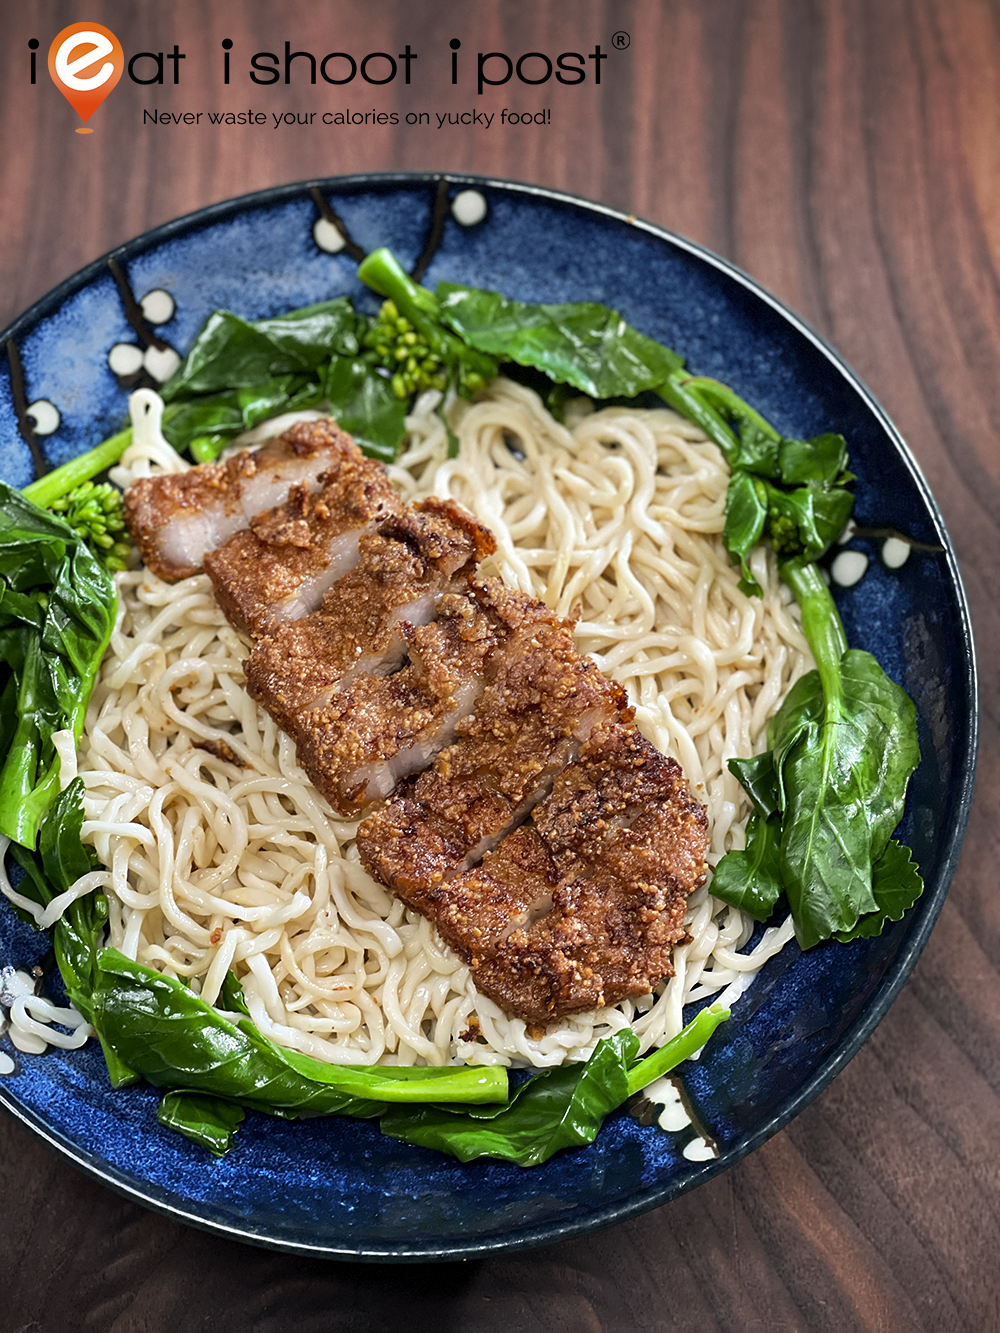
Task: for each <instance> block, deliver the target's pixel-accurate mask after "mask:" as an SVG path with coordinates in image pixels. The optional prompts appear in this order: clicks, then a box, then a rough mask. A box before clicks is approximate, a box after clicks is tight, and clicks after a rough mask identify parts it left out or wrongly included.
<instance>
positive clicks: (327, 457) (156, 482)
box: [125, 421, 361, 580]
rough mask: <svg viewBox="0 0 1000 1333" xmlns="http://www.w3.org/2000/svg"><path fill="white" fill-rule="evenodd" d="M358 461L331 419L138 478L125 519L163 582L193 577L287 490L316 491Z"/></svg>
mask: <svg viewBox="0 0 1000 1333" xmlns="http://www.w3.org/2000/svg"><path fill="white" fill-rule="evenodd" d="M355 455H357V456H358V457H360V456H361V455H360V452H359V450H358V449H357V446H356V445H355V444H354V441H353V440H352V439H351V437H350V436H349V435H346V434H345V433H344V432H343V431H342V430H341V429H340V428H339V427H338V426H337V424H336V422H334V421H301V422H297V423H296V424H295V425H294V426H292V427H291V429H290V430H287V431H286V432H285V434H284V435H282V436H281V437H280V438H279V439H276V440H269V441H268V442H267V444H265V445H263V446H262V447H261V448H260V449H243V450H241V452H240V453H238V454H234V455H233V457H232V458H228V459H226V461H225V462H223V463H202V464H201V465H200V466H199V467H193V468H189V469H188V471H187V472H181V473H169V474H164V475H162V476H158V477H143V478H140V480H138V481H135V482H133V483H132V485H131V486H130V487H129V488H128V490H127V491H126V492H125V520H126V523H127V524H128V530H129V532H130V533H131V536H132V540H133V541H134V542H135V544H136V546H138V548H139V553H140V555H141V556H142V558H143V560H144V561H145V563H146V564H147V565H148V566H149V568H150V569H151V570H152V571H153V573H154V574H158V575H159V577H160V578H163V579H171V580H173V579H183V578H188V577H189V576H190V575H191V574H196V573H197V572H198V570H199V569H201V566H202V560H203V559H204V556H205V552H206V551H210V550H213V549H214V548H215V547H217V546H221V545H222V543H223V542H224V541H226V540H227V539H228V538H229V537H231V536H232V534H233V533H234V532H238V531H240V529H242V528H246V527H247V526H248V525H249V522H250V519H251V517H252V516H253V515H254V514H259V513H260V512H261V511H262V510H265V509H270V508H272V507H273V506H274V505H276V504H279V503H281V501H283V500H284V499H285V498H286V497H287V495H288V490H289V487H290V486H293V485H295V484H296V483H305V484H306V485H307V486H308V487H309V489H310V491H316V490H319V487H320V481H319V478H320V476H321V474H322V473H324V472H330V471H331V470H333V469H336V468H339V467H340V466H341V465H342V464H343V463H344V462H346V461H349V460H352V459H353V458H354V456H355Z"/></svg>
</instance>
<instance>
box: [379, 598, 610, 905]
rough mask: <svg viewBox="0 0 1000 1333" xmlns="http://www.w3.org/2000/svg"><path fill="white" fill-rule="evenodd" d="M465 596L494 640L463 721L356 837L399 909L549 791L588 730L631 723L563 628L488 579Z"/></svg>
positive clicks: (462, 864) (463, 864)
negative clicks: (484, 612) (483, 616)
mask: <svg viewBox="0 0 1000 1333" xmlns="http://www.w3.org/2000/svg"><path fill="white" fill-rule="evenodd" d="M477 595H478V596H479V598H480V599H481V601H482V602H483V603H484V604H485V605H487V606H489V608H490V609H491V611H492V613H493V614H494V615H495V616H496V618H497V620H498V622H499V623H501V624H502V625H503V626H504V630H505V633H504V635H503V638H502V640H501V642H500V643H499V644H498V647H497V649H496V651H495V652H494V653H493V654H492V655H491V657H490V658H489V660H488V662H487V664H486V685H485V688H484V690H483V693H482V695H481V696H480V698H479V700H478V702H477V704H476V709H475V712H474V714H472V715H470V716H469V717H467V718H465V719H463V720H462V721H461V722H460V723H459V724H458V726H457V727H456V739H455V744H454V745H451V746H449V747H448V748H447V749H446V750H443V751H442V752H441V753H440V754H439V755H438V756H437V759H436V760H435V762H434V766H433V768H431V769H428V770H427V771H425V772H423V773H421V774H420V775H419V776H416V777H413V778H411V779H409V780H408V781H407V782H406V783H404V784H403V785H402V786H401V787H400V789H399V791H397V792H396V794H395V795H394V796H393V797H392V798H391V799H390V800H389V802H388V803H387V804H386V806H385V807H384V808H383V809H382V810H380V811H378V812H377V813H376V814H374V815H372V816H371V818H369V819H367V820H366V821H365V823H364V824H363V825H362V827H361V828H360V829H359V830H358V849H359V851H360V854H361V860H362V863H363V864H364V865H365V867H366V868H367V869H368V870H369V871H370V873H371V874H373V875H375V876H376V877H377V878H379V879H381V880H382V882H383V883H384V884H387V885H388V886H389V887H390V888H392V889H393V890H394V892H396V893H398V894H399V895H400V896H401V897H402V898H404V899H405V900H406V901H407V902H413V904H414V906H416V905H418V904H417V901H416V899H417V898H418V897H419V896H420V895H421V894H422V893H424V892H426V890H427V889H429V888H432V887H434V886H435V885H437V884H440V883H441V882H442V881H443V880H444V879H446V878H447V877H449V876H451V875H454V874H457V873H458V872H459V871H460V870H462V869H467V868H468V866H469V865H470V864H472V863H474V862H475V861H478V860H480V859H481V858H482V856H483V855H484V853H485V852H486V851H487V850H489V848H490V847H492V846H495V845H496V843H497V842H498V841H499V840H500V839H501V838H502V837H503V836H504V834H505V833H506V832H507V830H508V829H509V828H510V827H511V826H512V825H513V824H515V823H517V822H518V821H519V820H520V819H522V818H523V817H524V816H525V815H526V814H527V812H528V810H530V809H531V807H532V805H534V804H536V803H537V802H538V801H539V800H541V799H542V798H543V797H544V796H545V795H546V794H547V792H548V791H549V789H550V787H551V784H552V781H553V779H554V778H555V776H556V774H558V773H559V772H561V771H562V770H563V769H564V768H565V767H566V765H567V764H568V763H569V762H570V761H571V760H572V759H573V758H574V757H575V755H576V753H577V752H578V749H579V747H580V745H581V744H582V743H583V742H584V741H586V739H587V737H588V736H589V735H590V733H591V731H592V730H593V728H594V727H595V726H596V725H598V724H599V723H602V722H611V721H613V720H615V719H618V718H625V717H631V710H629V708H628V704H627V700H626V698H625V694H624V692H623V691H622V689H621V687H620V686H618V685H616V684H615V683H614V682H613V681H609V680H606V679H605V677H604V676H602V675H601V673H600V671H599V670H598V668H597V666H596V664H595V663H594V662H593V661H591V659H590V658H587V657H581V656H580V654H579V653H578V652H577V651H576V649H575V647H574V646H573V634H572V626H571V625H570V623H569V622H568V621H564V620H560V619H558V618H557V617H556V616H554V615H553V613H552V612H551V611H550V610H549V609H548V608H547V607H545V606H544V605H542V603H540V602H537V601H535V600H534V598H529V597H525V596H523V595H522V594H520V593H515V592H512V591H511V590H509V589H507V588H505V587H504V586H503V585H502V584H501V583H500V582H499V580H488V581H487V582H486V583H484V584H482V585H480V587H479V589H478V593H477Z"/></svg>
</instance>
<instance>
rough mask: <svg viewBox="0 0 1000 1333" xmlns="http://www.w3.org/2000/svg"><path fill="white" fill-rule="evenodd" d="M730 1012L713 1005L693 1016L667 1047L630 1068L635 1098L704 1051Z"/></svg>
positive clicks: (629, 1080) (630, 1084)
mask: <svg viewBox="0 0 1000 1333" xmlns="http://www.w3.org/2000/svg"><path fill="white" fill-rule="evenodd" d="M729 1012H730V1011H729V1010H728V1009H723V1008H722V1006H721V1005H718V1004H713V1005H710V1006H709V1007H708V1008H707V1009H703V1010H702V1011H701V1013H700V1014H697V1015H696V1016H695V1017H694V1018H692V1020H691V1022H690V1023H688V1025H687V1027H686V1028H683V1029H682V1030H681V1031H680V1032H678V1034H677V1036H676V1037H672V1038H671V1040H670V1041H668V1042H667V1044H666V1045H665V1046H661V1047H660V1048H659V1050H657V1051H654V1052H653V1053H652V1055H647V1056H646V1058H645V1060H640V1061H639V1063H638V1064H635V1065H633V1066H632V1068H631V1069H630V1070H629V1071H628V1095H629V1096H630V1097H631V1096H632V1094H633V1093H636V1092H639V1091H641V1089H643V1088H645V1087H648V1086H649V1084H650V1083H653V1082H654V1081H655V1080H656V1079H658V1078H662V1077H663V1075H664V1074H669V1073H670V1071H671V1069H675V1068H676V1067H677V1065H679V1064H681V1063H682V1061H684V1060H690V1058H691V1056H692V1055H696V1054H697V1053H698V1051H700V1050H701V1048H702V1047H703V1046H704V1045H705V1043H706V1042H707V1041H708V1039H709V1037H710V1036H711V1035H712V1033H713V1032H714V1031H715V1029H716V1028H717V1027H718V1026H719V1024H720V1023H724V1022H725V1021H726V1019H727V1018H728V1017H729Z"/></svg>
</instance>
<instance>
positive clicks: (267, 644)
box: [245, 499, 494, 731]
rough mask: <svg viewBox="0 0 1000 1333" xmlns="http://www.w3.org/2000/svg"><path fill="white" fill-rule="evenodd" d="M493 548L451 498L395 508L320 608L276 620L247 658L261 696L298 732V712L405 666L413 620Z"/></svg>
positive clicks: (421, 621)
mask: <svg viewBox="0 0 1000 1333" xmlns="http://www.w3.org/2000/svg"><path fill="white" fill-rule="evenodd" d="M493 545H494V544H493V538H492V536H491V534H490V533H489V531H488V530H487V529H486V528H484V527H483V526H482V525H481V524H479V523H477V522H476V521H475V519H473V518H472V516H471V515H469V514H467V513H466V512H465V511H464V510H463V509H461V508H460V507H459V506H458V505H457V504H455V503H454V502H453V501H451V500H437V499H429V500H423V501H420V502H418V503H417V504H415V505H413V506H412V507H410V508H408V509H406V510H403V511H401V512H399V513H396V514H394V515H393V516H391V517H390V518H389V519H388V520H387V521H386V522H385V523H383V524H382V526H381V527H380V528H379V530H378V531H377V532H375V533H366V534H364V535H363V536H362V537H361V539H360V541H359V546H358V555H359V558H358V563H357V565H355V567H354V568H353V569H352V570H351V571H350V572H349V573H347V574H345V575H343V576H342V577H341V578H340V579H339V580H338V581H337V582H336V583H335V584H334V585H333V587H332V588H331V589H330V590H329V592H328V593H327V594H326V597H325V598H324V600H323V606H322V608H321V609H320V610H319V611H316V612H314V613H313V614H312V615H309V616H305V617H304V618H303V619H301V620H294V621H290V622H288V623H286V624H283V625H278V626H276V627H275V628H274V629H273V631H272V632H271V633H270V634H269V635H267V636H266V637H264V638H263V639H260V640H259V641H258V642H257V643H256V644H255V645H254V648H253V651H252V652H251V654H250V657H249V658H248V660H247V662H246V663H245V670H246V676H247V688H248V689H249V691H250V693H251V695H252V696H253V697H254V698H255V699H257V700H258V701H259V702H261V703H262V704H263V705H264V706H265V707H266V708H267V709H268V711H269V712H270V713H271V715H272V716H273V717H274V719H275V720H276V721H277V722H278V724H279V725H280V726H282V727H283V728H284V729H285V730H286V731H290V730H291V728H292V727H293V726H294V725H295V723H294V719H295V717H296V716H297V714H299V713H301V712H302V711H303V710H304V709H308V708H316V707H319V706H320V705H321V704H324V703H328V702H329V701H330V698H331V697H332V695H333V692H334V690H335V689H337V688H338V686H341V687H342V686H343V685H344V684H346V683H347V681H348V680H350V679H353V678H354V677H356V676H360V675H363V674H365V673H367V672H373V673H375V674H377V675H384V674H388V673H389V672H390V671H394V670H396V669H397V668H398V667H399V666H400V665H401V664H402V661H403V658H404V656H405V654H406V641H405V639H404V637H403V632H402V626H403V625H404V623H408V624H410V625H413V626H419V625H425V624H427V623H428V622H429V621H430V620H432V619H433V617H434V615H435V613H436V611H437V607H438V604H439V602H440V600H441V598H442V596H444V594H445V593H446V592H448V591H454V590H457V589H458V588H460V587H462V586H464V585H465V584H467V583H468V581H469V579H470V578H471V576H472V573H473V572H474V570H475V567H476V565H477V564H478V562H479V561H480V560H481V559H482V558H483V557H484V556H486V555H488V554H490V552H491V551H492V550H493ZM345 677H346V678H347V679H346V680H345Z"/></svg>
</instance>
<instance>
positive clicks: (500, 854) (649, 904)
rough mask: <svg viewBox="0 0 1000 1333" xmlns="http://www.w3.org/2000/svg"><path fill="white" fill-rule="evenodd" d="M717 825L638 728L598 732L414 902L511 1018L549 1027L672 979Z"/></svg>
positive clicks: (674, 767)
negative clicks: (503, 833) (501, 829)
mask: <svg viewBox="0 0 1000 1333" xmlns="http://www.w3.org/2000/svg"><path fill="white" fill-rule="evenodd" d="M706 848H707V819H706V816H705V811H704V809H703V808H702V806H701V805H700V804H699V803H698V802H697V801H696V800H695V799H694V798H693V797H692V796H691V795H690V793H689V791H688V789H687V784H686V782H685V781H684V778H683V774H682V773H681V770H680V768H679V767H678V765H677V764H676V763H675V762H674V761H673V760H671V759H668V758H666V757H665V756H663V755H661V754H660V753H659V752H658V751H657V750H656V749H655V748H654V747H653V746H651V745H650V744H649V743H648V742H647V741H646V740H644V738H643V737H642V736H640V735H639V733H638V732H637V731H636V730H635V729H634V727H631V726H629V725H612V726H610V727H602V728H600V729H599V730H598V732H597V733H596V734H595V736H594V737H593V738H592V739H591V741H590V742H589V743H588V744H587V745H586V746H585V747H584V748H583V750H582V752H581V758H580V759H579V760H578V761H577V762H576V763H575V764H572V765H571V766H570V767H569V768H568V769H567V770H566V771H565V773H563V774H562V775H561V776H560V777H558V778H557V779H556V780H555V782H554V784H553V789H552V793H551V795H550V796H548V797H547V798H546V799H545V800H544V801H542V802H541V803H540V804H539V805H538V807H537V808H536V809H535V811H534V812H533V814H532V817H531V819H530V820H529V821H528V822H527V823H526V824H524V825H523V826H522V827H521V828H519V829H516V830H515V831H514V832H512V833H510V834H509V835H508V836H507V837H506V838H505V839H504V840H503V841H502V842H501V843H500V844H499V845H498V846H497V848H496V849H495V850H494V851H491V852H490V853H488V854H487V855H486V857H485V858H484V860H483V862H482V864H481V865H480V866H478V867H476V868H475V869H472V870H469V871H466V872H465V873H463V874H461V875H458V876H456V877H454V878H453V879H451V880H450V881H447V882H445V883H443V884H441V885H440V886H439V887H437V888H436V889H434V890H432V891H431V892H430V893H428V894H426V895H425V896H424V897H423V900H422V901H421V902H420V903H414V904H413V905H414V906H417V907H418V909H419V910H420V911H422V912H424V914H425V915H427V916H429V917H430V918H431V919H432V920H433V921H434V922H435V924H436V925H437V927H438V930H439V931H440V933H441V935H442V937H443V938H444V939H445V941H446V942H447V943H448V944H450V945H451V946H452V948H454V949H455V950H456V952H457V953H458V954H459V955H460V956H461V957H462V958H463V959H465V961H466V962H467V963H469V965H470V967H471V968H472V972H473V977H474V979H475V983H476V986H477V987H478V988H479V989H480V990H481V991H482V992H483V993H484V994H486V995H488V996H489V997H490V998H491V999H493V1000H495V1001H496V1002H497V1003H498V1004H499V1005H500V1006H501V1007H502V1008H503V1009H504V1010H506V1012H508V1013H510V1014H514V1015H515V1016H517V1017H519V1018H523V1019H524V1020H525V1021H526V1022H533V1023H544V1022H549V1021H551V1020H553V1019H556V1018H560V1017H562V1016H564V1015H566V1014H570V1013H576V1012H580V1011H583V1010H588V1009H594V1008H598V1007H600V1006H601V1005H606V1004H615V1003H617V1002H618V1001H619V1000H622V999H626V998H629V997H634V996H638V995H645V994H648V993H649V992H650V991H651V990H652V989H653V988H654V987H655V986H656V985H658V984H659V982H660V981H662V980H663V979H664V978H665V977H667V976H670V975H672V969H671V961H670V959H671V952H672V949H673V945H674V944H675V943H676V942H677V941H678V940H680V939H682V938H683V936H684V914H685V910H686V904H687V899H688V895H689V894H690V893H691V892H692V891H693V890H694V889H696V888H697V887H698V886H699V885H700V884H702V883H703V882H704V879H705V874H706V867H705V851H706Z"/></svg>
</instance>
